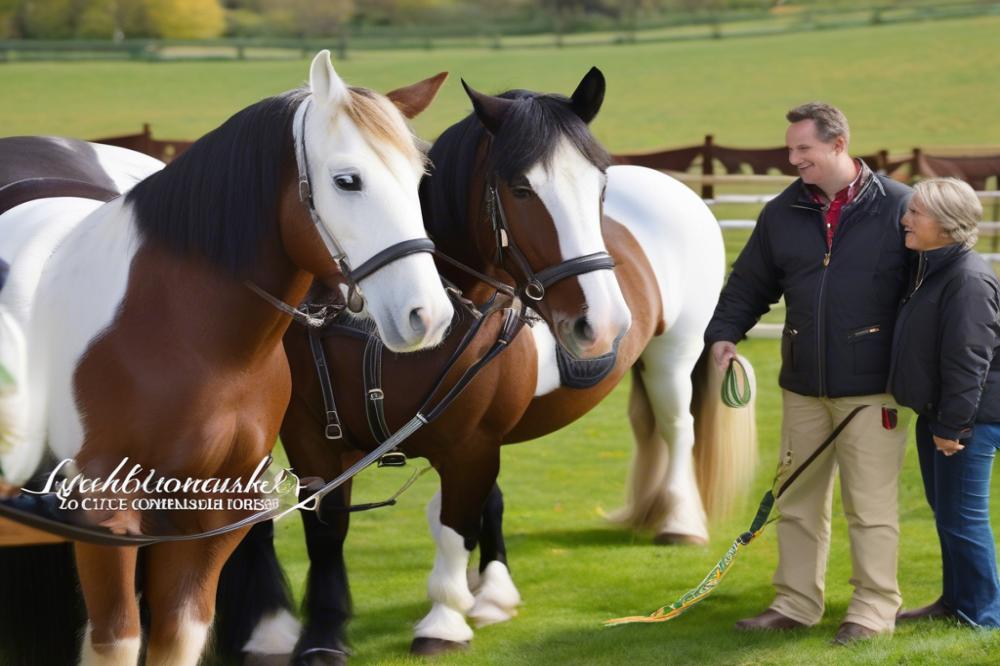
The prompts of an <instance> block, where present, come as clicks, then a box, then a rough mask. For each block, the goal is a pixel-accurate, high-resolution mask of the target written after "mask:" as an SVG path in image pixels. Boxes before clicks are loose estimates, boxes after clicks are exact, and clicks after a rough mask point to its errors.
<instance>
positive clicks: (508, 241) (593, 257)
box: [485, 180, 615, 303]
mask: <svg viewBox="0 0 1000 666" xmlns="http://www.w3.org/2000/svg"><path fill="white" fill-rule="evenodd" d="M485 199H486V214H487V215H488V216H489V218H490V225H491V227H492V229H493V235H494V238H495V240H496V252H497V263H498V264H500V265H503V255H504V252H505V251H506V253H507V254H508V255H509V256H510V258H511V260H512V261H513V262H514V265H515V266H516V267H517V270H518V271H520V273H521V275H520V276H519V278H518V279H517V280H516V281H517V284H518V287H517V293H518V296H520V297H521V298H523V299H525V300H527V301H531V302H535V303H537V302H539V301H541V300H542V299H543V298H545V293H546V291H547V290H548V288H549V287H551V286H552V285H554V284H556V283H558V282H561V281H563V280H566V279H568V278H571V277H576V276H578V275H583V274H584V273H591V272H593V271H601V270H613V269H614V267H615V260H614V259H613V258H612V257H611V255H610V254H608V253H607V252H603V251H602V252H594V253H592V254H585V255H582V256H579V257H573V258H572V259H566V260H565V261H561V262H559V263H558V264H554V265H552V266H547V267H545V268H543V269H541V270H539V271H536V270H534V269H533V268H532V267H531V264H530V263H529V262H528V258H527V257H526V256H525V255H524V252H522V251H521V248H520V247H518V245H517V241H516V240H515V239H514V234H513V233H511V230H510V224H509V223H508V222H507V214H506V212H505V211H504V207H503V201H502V200H501V199H500V191H499V189H498V187H497V185H496V182H495V180H490V181H487V183H486V194H485Z"/></svg>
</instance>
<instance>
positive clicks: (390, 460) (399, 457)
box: [378, 451, 406, 467]
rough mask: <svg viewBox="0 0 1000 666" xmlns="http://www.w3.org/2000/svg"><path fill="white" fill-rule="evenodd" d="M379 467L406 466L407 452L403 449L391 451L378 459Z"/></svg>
mask: <svg viewBox="0 0 1000 666" xmlns="http://www.w3.org/2000/svg"><path fill="white" fill-rule="evenodd" d="M378 466H379V467H406V454H405V453H403V452H402V451H389V453H387V454H385V455H384V456H382V457H381V458H379V459H378Z"/></svg>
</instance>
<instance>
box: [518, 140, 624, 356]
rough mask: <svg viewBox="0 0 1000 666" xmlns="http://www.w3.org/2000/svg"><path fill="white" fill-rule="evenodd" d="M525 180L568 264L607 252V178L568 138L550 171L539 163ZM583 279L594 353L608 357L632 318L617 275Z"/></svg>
mask: <svg viewBox="0 0 1000 666" xmlns="http://www.w3.org/2000/svg"><path fill="white" fill-rule="evenodd" d="M525 176H526V177H527V179H528V182H529V183H531V187H532V189H533V190H534V191H535V193H536V194H537V195H538V197H539V198H540V199H541V200H542V203H543V204H545V208H546V209H547V210H548V212H549V215H550V216H551V217H552V220H553V222H554V223H555V226H556V232H557V233H558V235H559V251H560V253H561V255H562V259H563V260H564V261H565V260H567V259H573V258H575V257H580V256H583V255H587V254H593V253H595V252H604V251H606V250H607V248H606V247H605V245H604V238H603V236H602V235H601V215H600V200H601V189H602V188H603V186H604V176H603V174H601V172H600V170H599V169H598V168H597V167H595V166H594V165H593V164H592V163H591V162H590V161H589V160H587V159H586V158H585V157H584V156H583V155H582V154H581V153H580V151H579V150H577V149H576V148H575V147H574V146H573V145H572V144H571V143H570V142H569V140H568V139H566V138H562V139H560V142H559V144H558V145H557V146H556V148H555V151H554V152H553V155H552V159H551V162H550V164H549V165H548V168H546V166H545V165H544V164H536V165H534V166H533V167H532V168H531V169H529V170H528V172H527V173H526V174H525ZM578 279H579V283H580V288H581V289H582V291H583V296H584V298H585V300H586V303H587V320H588V322H589V323H590V325H591V327H593V329H594V331H595V334H596V336H597V340H598V348H597V349H596V350H595V353H598V354H601V353H605V352H607V351H609V350H610V348H611V343H612V342H613V341H614V339H615V338H616V337H618V336H619V335H620V334H622V333H624V332H625V331H627V330H628V328H629V326H630V325H631V323H632V313H631V312H629V309H628V306H627V305H626V303H625V297H624V296H623V295H622V291H621V287H620V286H619V285H618V281H617V280H616V279H615V275H614V272H613V271H605V270H602V271H594V272H592V273H586V274H584V275H581V276H579V278H578Z"/></svg>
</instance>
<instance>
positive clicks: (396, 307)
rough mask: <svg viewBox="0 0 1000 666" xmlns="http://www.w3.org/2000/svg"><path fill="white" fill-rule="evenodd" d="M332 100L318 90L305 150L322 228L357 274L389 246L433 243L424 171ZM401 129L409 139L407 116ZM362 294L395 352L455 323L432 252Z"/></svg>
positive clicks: (385, 272) (400, 265)
mask: <svg viewBox="0 0 1000 666" xmlns="http://www.w3.org/2000/svg"><path fill="white" fill-rule="evenodd" d="M321 55H322V54H321ZM319 58H320V56H317V59H319ZM331 72H332V68H331ZM332 76H333V77H336V73H332ZM337 80H338V81H339V78H337ZM341 85H342V83H341ZM333 99H334V101H333V102H330V101H324V100H322V99H321V98H320V96H318V95H317V93H316V92H315V91H314V94H313V100H314V104H312V105H310V106H309V107H308V109H309V110H308V115H307V117H306V127H305V139H306V141H305V144H306V151H307V155H308V160H309V171H310V173H309V176H310V179H311V181H312V189H313V199H314V201H315V205H316V210H317V211H318V213H319V215H320V218H321V220H322V224H324V225H325V227H326V231H327V232H328V233H329V234H330V235H331V236H332V237H333V238H335V239H336V240H337V242H338V243H340V245H341V246H342V247H343V250H344V252H346V253H347V256H348V261H349V262H350V264H351V266H353V267H355V268H357V267H358V266H360V265H361V264H362V263H364V262H365V261H367V260H368V259H370V258H371V257H373V256H375V255H376V254H378V253H379V252H381V251H382V250H384V249H386V248H388V247H389V246H391V245H395V244H396V243H400V242H402V241H407V240H414V239H418V238H426V237H427V232H426V231H425V230H424V223H423V217H422V216H421V212H420V199H419V196H418V194H417V188H418V186H419V183H420V178H421V177H422V176H423V168H424V167H423V164H422V163H421V162H420V161H419V160H416V159H411V157H410V156H408V155H405V154H403V153H402V152H401V151H400V150H399V149H398V148H396V147H394V146H391V145H387V144H384V143H383V144H382V145H380V146H379V147H378V150H377V151H376V149H375V147H374V146H372V145H371V143H370V142H369V141H370V139H369V138H366V136H365V135H363V134H362V132H361V130H360V129H359V128H358V127H357V126H356V125H355V124H354V123H353V122H352V121H351V119H350V117H349V115H348V113H347V112H346V111H345V110H344V109H343V108H342V103H343V101H344V100H343V99H342V98H340V97H338V96H334V97H333ZM338 100H339V101H338ZM306 112H307V105H306V104H302V105H301V106H300V107H299V109H298V111H297V113H296V115H295V121H294V124H293V128H294V132H295V140H296V141H297V142H298V141H300V140H301V136H300V133H301V120H302V114H303V113H306ZM396 129H397V130H398V131H399V132H400V133H402V132H405V133H406V134H405V135H406V136H409V130H408V129H406V126H405V123H404V121H403V119H402V116H399V127H398V128H396ZM346 174H350V175H352V176H354V177H358V178H360V179H361V183H362V189H361V190H360V191H344V190H342V189H339V188H338V187H337V186H336V185H335V183H334V178H335V177H337V176H342V175H346ZM361 289H362V291H363V292H364V295H365V299H366V301H367V303H366V307H367V311H368V314H369V315H370V316H371V317H372V318H373V319H374V320H375V323H376V324H377V325H378V329H379V334H380V335H381V337H382V339H383V340H384V341H385V343H386V346H387V347H389V348H390V349H392V350H393V351H412V350H415V349H418V348H420V347H424V346H433V345H436V344H438V343H439V342H440V341H441V339H442V338H443V336H444V332H445V330H446V329H447V327H448V325H449V324H450V323H451V318H452V314H453V309H452V305H451V301H450V300H449V299H448V297H447V295H446V294H445V291H444V289H443V288H442V287H441V280H440V278H439V277H438V274H437V270H436V268H435V267H434V261H433V260H432V259H431V257H430V255H429V254H427V253H421V254H417V255H411V256H409V257H406V258H404V259H401V260H399V261H397V262H395V263H393V264H392V265H390V266H388V267H386V268H384V269H382V270H380V271H378V272H377V273H375V274H374V275H372V276H370V277H368V278H366V279H364V280H362V282H361ZM417 311H419V313H420V316H419V320H420V321H421V324H420V325H419V326H418V327H417V328H414V326H413V322H412V321H411V313H414V312H417Z"/></svg>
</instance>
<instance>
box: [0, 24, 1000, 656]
mask: <svg viewBox="0 0 1000 666" xmlns="http://www.w3.org/2000/svg"><path fill="white" fill-rule="evenodd" d="M997 34H1000V18H992V19H982V20H974V21H969V20H966V21H957V20H956V21H948V22H940V23H927V24H911V25H903V26H894V27H882V28H863V29H856V30H854V29H852V30H843V31H836V32H830V33H808V34H802V35H790V36H781V37H767V38H747V39H734V40H722V41H701V42H690V43H684V44H657V45H642V46H635V47H599V48H592V49H565V50H556V49H552V50H531V51H524V52H516V51H502V52H485V51H468V52H459V51H442V52H392V53H358V54H356V55H355V56H353V57H352V59H351V60H348V61H346V62H342V63H337V67H338V69H339V71H340V72H341V73H342V75H343V76H345V77H346V78H347V79H348V80H349V81H351V82H354V83H358V84H364V85H368V86H371V87H374V88H377V89H381V90H385V89H389V88H391V87H395V86H398V85H402V84H406V83H410V82H412V81H415V80H417V79H419V78H423V77H425V76H429V75H431V74H433V73H435V72H437V71H440V70H443V69H447V70H451V71H452V73H453V79H452V80H450V81H449V82H448V83H447V85H446V87H445V88H444V90H443V92H442V95H441V99H440V100H439V101H438V102H436V103H435V105H434V106H433V107H432V108H431V109H430V111H429V112H428V113H427V114H426V115H425V116H424V117H422V118H420V119H418V121H417V123H416V128H417V130H418V132H419V133H420V134H422V135H423V136H426V137H428V138H430V137H433V136H435V135H436V134H437V133H439V132H440V131H441V130H442V129H443V128H444V127H446V126H447V125H448V124H449V123H451V122H454V121H455V120H457V119H459V118H460V117H461V115H462V114H464V113H465V112H466V111H467V110H468V107H469V104H468V102H467V100H466V98H465V97H464V95H463V94H462V92H461V87H460V85H459V83H458V77H459V76H462V77H465V78H466V80H467V81H469V82H470V83H471V84H472V85H474V86H476V87H478V88H480V89H482V90H484V91H499V90H502V89H506V88H510V87H526V88H533V89H540V90H554V91H560V92H563V93H569V92H570V91H572V89H573V87H574V86H575V84H576V82H577V81H578V80H579V78H580V77H581V76H582V75H583V74H584V72H585V71H586V70H587V68H588V67H589V66H590V65H593V64H596V65H598V66H600V67H601V68H602V69H603V70H604V72H605V74H606V75H607V77H608V82H609V87H608V94H607V98H606V102H605V107H604V111H603V112H602V114H601V116H599V118H598V120H597V121H596V123H595V132H596V134H597V135H598V136H599V137H600V138H601V139H602V140H603V141H604V142H605V143H606V145H607V146H608V147H609V148H610V149H611V150H613V151H630V150H639V149H653V148H658V147H662V146H670V145H682V144H688V143H692V142H697V141H699V140H700V138H701V136H702V135H704V134H706V133H714V134H715V135H716V137H717V140H718V141H719V142H720V143H726V144H730V145H744V146H773V145H779V144H780V143H781V142H782V140H783V132H784V126H785V123H784V120H783V113H784V111H785V110H786V109H787V108H788V107H790V106H792V105H794V104H796V103H799V102H801V101H805V100H808V99H812V98H822V99H826V100H828V101H831V102H834V103H836V104H839V105H840V106H841V107H842V108H843V109H844V110H845V111H846V112H847V114H848V117H849V118H850V119H851V121H852V126H853V133H854V137H855V148H856V149H857V150H858V151H859V152H865V151H868V150H872V149H876V148H882V147H888V148H891V149H894V150H905V149H909V148H910V147H912V146H914V145H953V144H965V145H974V144H984V143H992V144H997V143H1000V115H998V113H997V108H998V107H997V94H998V93H1000V68H998V67H997V64H998V58H997V51H996V35H997ZM307 64H308V63H307V62H306V61H300V62H266V63H209V62H205V63H163V64H136V63H76V64H27V63H24V64H4V65H0V89H2V90H3V91H4V92H3V103H2V104H0V132H2V133H4V134H40V133H49V134H63V135H70V136H80V137H95V136H103V135H113V134H123V133H130V132H133V131H137V130H138V129H139V127H140V124H141V123H142V122H150V123H152V125H153V128H154V130H155V133H156V134H157V135H158V136H160V137H163V138H177V139H180V138H194V137H196V136H198V135H200V134H201V133H203V132H205V131H207V130H209V129H211V128H212V127H214V126H216V125H217V124H219V123H220V122H221V121H222V120H223V119H224V118H225V117H227V116H228V115H229V114H231V113H232V112H234V111H236V110H237V109H239V108H241V107H243V106H245V105H247V104H249V103H251V102H252V101H254V100H256V99H258V98H260V97H262V96H265V95H268V94H272V93H275V92H278V91H281V90H284V89H287V88H290V87H292V86H294V85H296V84H298V83H300V82H301V81H302V80H303V77H304V76H305V74H306V71H307ZM732 249H733V250H734V251H735V249H736V248H735V247H734V248H732ZM742 347H743V348H744V352H745V353H746V354H747V355H748V356H749V357H750V358H751V360H752V361H753V363H754V365H755V367H756V369H757V373H758V378H759V384H760V387H761V392H760V395H759V402H758V418H759V425H760V442H761V454H760V460H761V466H760V472H759V474H758V478H757V483H756V486H755V488H754V491H753V493H752V495H753V498H754V499H755V498H757V497H759V496H760V494H761V493H762V492H763V490H764V489H765V487H766V486H767V485H768V484H769V482H770V478H771V475H772V473H773V469H774V463H775V452H776V449H777V433H778V414H779V394H778V391H777V387H776V378H777V370H778V351H777V344H776V342H775V341H768V340H758V341H752V342H749V343H745V344H744V345H742ZM392 388H395V389H396V390H405V387H392ZM626 398H627V388H625V387H622V388H619V389H618V390H617V391H616V392H615V393H614V394H613V395H612V396H611V397H610V398H609V399H608V400H607V401H606V402H605V403H604V404H602V405H601V406H600V407H599V408H598V409H596V410H595V411H594V412H593V413H592V414H590V415H589V416H587V417H586V418H585V419H583V420H581V421H580V422H578V423H577V424H575V425H573V426H572V427H570V428H567V429H565V430H563V431H562V432H560V433H558V434H556V435H553V436H550V437H547V438H545V439H543V440H541V441H537V442H533V443H530V444H523V445H519V446H515V447H509V448H507V449H505V451H504V455H503V471H502V474H501V484H502V486H503V488H504V491H505V494H506V502H507V516H506V528H507V535H508V550H509V555H510V561H511V569H512V572H513V575H514V578H515V581H516V582H517V584H518V585H519V588H520V590H521V593H522V596H523V597H524V606H523V608H522V611H521V614H520V616H519V617H518V618H516V619H515V620H514V621H512V622H510V623H506V624H502V625H497V626H493V627H488V628H485V629H483V630H480V631H478V632H477V635H476V639H475V640H474V642H473V647H472V649H471V650H470V651H469V652H468V653H465V654H459V655H454V656H450V657H447V658H444V659H442V660H440V663H442V664H461V665H463V666H464V665H473V664H564V663H578V664H622V663H633V664H652V663H669V664H673V663H676V664H689V663H706V664H707V663H713V664H714V663H724V664H804V663H809V664H812V663H818V662H825V663H830V664H854V663H859V664H879V665H883V664H939V663H951V664H986V663H996V662H997V661H998V655H1000V635H998V634H992V633H979V632H974V631H971V630H968V629H964V628H958V627H952V626H949V625H946V624H936V625H932V624H923V625H921V626H916V627H914V626H910V627H905V628H901V629H900V630H898V631H897V632H896V634H895V636H894V637H891V638H880V639H878V640H875V641H872V642H869V643H867V644H864V645H859V646H856V647H852V648H834V647H831V646H830V645H829V644H828V641H829V639H830V638H831V637H832V634H833V632H834V631H835V630H836V627H837V625H838V623H839V621H840V617H841V615H842V613H843V612H844V609H845V608H846V605H847V602H848V599H849V596H850V591H851V587H850V585H849V583H848V580H849V578H850V564H849V550H848V542H847V538H846V536H847V535H846V528H845V524H844V521H843V518H842V517H841V516H840V515H839V508H837V507H839V497H838V498H836V499H835V511H834V513H835V520H834V535H833V544H832V552H831V556H830V569H829V574H828V584H827V590H828V612H827V615H826V618H825V619H824V621H823V623H822V624H821V625H820V626H818V627H816V628H814V629H811V630H808V631H804V632H801V633H797V634H793V635H749V636H748V635H742V634H737V633H736V632H734V631H733V630H732V624H733V622H735V621H736V620H737V619H740V618H742V617H745V616H747V615H750V614H754V613H756V612H758V611H760V610H762V609H763V608H764V607H765V606H766V605H767V603H768V602H769V601H770V599H771V594H772V591H771V587H770V576H771V573H772V570H773V567H774V564H775V561H776V547H775V541H774V534H773V532H770V531H768V532H765V533H764V535H763V536H762V537H761V538H760V539H759V540H758V541H756V542H755V543H754V544H753V545H752V546H750V548H748V549H747V550H746V551H744V554H743V555H742V557H741V559H740V561H739V562H738V563H737V564H736V566H735V568H734V569H733V571H732V573H731V574H730V576H729V577H728V578H727V579H726V581H725V583H724V584H723V585H722V586H721V588H720V589H719V590H718V591H717V592H716V593H715V595H713V596H712V597H711V598H710V599H709V600H708V601H706V602H705V603H703V604H702V605H701V606H699V607H697V608H696V609H694V610H692V611H691V612H690V613H689V614H688V615H686V616H684V617H683V618H681V619H679V620H676V621H674V622H671V623H667V624H662V625H648V626H628V627H620V628H616V629H604V628H602V627H601V622H602V621H603V620H605V619H608V618H611V617H616V616H620V615H632V614H638V613H644V612H649V611H652V610H654V609H655V608H657V607H658V606H660V605H662V604H665V603H669V602H671V601H673V600H674V599H675V598H676V597H677V596H678V595H679V594H680V593H682V592H684V591H686V590H687V589H688V588H690V587H691V586H693V585H694V584H696V583H697V582H698V581H699V580H700V579H701V577H702V576H703V575H704V574H705V573H706V572H707V571H708V570H709V568H710V567H711V566H712V565H713V564H714V563H715V561H716V560H717V559H718V558H719V556H721V554H722V553H723V552H724V551H725V549H726V548H727V547H728V545H729V543H730V541H731V540H732V538H734V537H735V536H736V535H737V534H738V533H740V532H741V531H743V530H744V529H745V528H746V526H747V524H748V522H749V520H750V518H751V516H752V512H753V507H752V506H751V504H754V506H755V502H753V501H748V504H747V507H746V508H745V510H744V511H743V512H742V513H741V515H739V516H738V517H736V518H733V519H732V520H729V521H727V522H725V523H723V524H720V525H716V526H715V527H714V536H713V540H712V543H711V545H710V546H709V547H706V548H683V549H680V548H662V547H655V546H652V545H650V543H649V535H644V534H631V533H628V532H624V531H620V530H618V529H615V528H613V527H611V526H609V525H608V524H607V523H606V522H605V521H604V520H603V518H602V513H603V512H604V511H608V510H610V509H613V508H615V507H617V506H618V505H619V503H620V501H621V499H622V494H623V483H624V479H625V476H626V470H627V467H628V462H629V457H630V455H631V454H630V449H631V435H630V432H629V430H628V425H627V419H626V417H625V403H626ZM910 453H911V454H912V453H913V452H912V450H911V451H910ZM407 473H408V472H407V471H405V470H379V471H374V470H372V471H368V472H366V473H364V474H363V475H362V476H361V477H360V478H359V480H358V482H357V483H356V488H357V489H358V490H357V499H358V500H359V501H369V500H376V499H382V498H383V497H384V496H386V495H388V494H390V493H391V492H392V491H394V490H395V489H396V487H398V485H399V484H401V483H402V481H403V479H404V476H405V474H407ZM435 489H436V481H435V479H434V478H433V476H432V475H428V476H426V477H424V478H423V479H421V480H420V481H419V482H418V483H417V484H416V486H414V488H413V489H412V490H411V491H410V492H409V493H408V494H406V495H404V496H403V498H402V499H401V502H400V505H399V506H397V507H395V508H392V509H384V510H381V511H377V512H373V513H366V514H360V515H357V516H355V517H354V519H353V528H352V536H351V539H350V540H349V547H348V555H347V557H348V564H349V567H350V571H351V575H352V580H353V583H354V588H353V589H354V600H355V610H356V614H357V618H356V620H355V621H354V622H353V624H352V626H351V630H350V638H351V641H352V644H353V648H354V650H355V653H356V657H355V658H354V663H357V664H369V663H392V664H394V663H416V661H417V660H413V659H410V658H409V657H407V656H406V648H407V646H408V644H409V641H410V638H411V632H410V628H411V626H412V624H413V623H414V622H416V621H417V620H418V619H419V618H420V617H422V615H423V614H424V613H425V612H426V610H427V608H428V603H427V600H426V592H425V589H426V578H427V575H428V573H429V572H430V567H431V563H432V559H433V546H432V543H431V540H430V536H429V533H428V531H427V527H426V523H425V520H424V505H425V503H426V501H427V500H428V499H429V498H430V496H431V495H432V494H433V493H434V491H435ZM900 501H901V525H902V552H901V556H900V581H901V585H902V589H903V593H904V599H905V603H906V604H907V605H910V606H913V605H917V604H923V603H925V602H929V601H931V600H933V599H935V598H936V597H937V594H938V592H939V587H940V573H939V564H938V551H937V549H938V547H937V538H936V535H935V531H934V526H933V521H932V517H931V515H930V511H929V510H928V508H927V507H926V506H925V503H924V500H923V496H922V488H921V484H920V478H919V472H918V470H917V467H916V456H915V455H908V457H907V462H906V468H905V471H904V474H903V483H902V489H901V494H900ZM998 511H1000V505H998V503H997V502H996V501H995V502H994V514H993V515H994V516H997V515H1000V513H998ZM998 525H1000V524H998ZM278 533H279V538H280V550H281V553H282V555H283V559H284V562H285V564H286V566H287V568H288V572H289V576H290V578H291V580H292V582H293V585H294V587H295V589H296V591H297V592H300V591H301V585H302V581H303V580H304V576H305V572H306V567H307V562H306V558H305V551H304V546H303V544H302V541H301V538H300V535H301V529H300V527H299V524H298V522H297V521H296V520H294V519H289V520H286V521H284V522H283V523H282V524H280V525H279V526H278Z"/></svg>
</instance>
